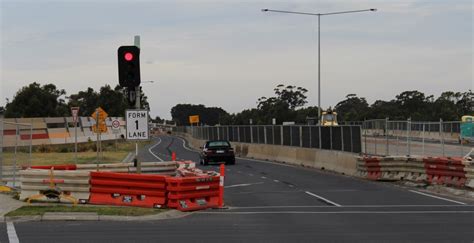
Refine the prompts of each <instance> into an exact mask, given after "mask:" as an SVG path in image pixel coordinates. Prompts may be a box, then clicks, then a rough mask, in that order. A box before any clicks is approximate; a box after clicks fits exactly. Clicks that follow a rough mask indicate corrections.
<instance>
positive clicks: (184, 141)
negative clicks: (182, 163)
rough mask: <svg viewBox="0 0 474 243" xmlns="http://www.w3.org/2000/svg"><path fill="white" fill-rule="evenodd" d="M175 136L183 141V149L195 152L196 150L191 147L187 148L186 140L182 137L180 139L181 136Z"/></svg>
mask: <svg viewBox="0 0 474 243" xmlns="http://www.w3.org/2000/svg"><path fill="white" fill-rule="evenodd" d="M177 138H178V139H181V140H182V141H183V148H184V149H186V150H188V151H191V152H194V153H197V151H195V150H192V149H190V148H188V147H187V146H186V140H184V139H182V138H180V137H177Z"/></svg>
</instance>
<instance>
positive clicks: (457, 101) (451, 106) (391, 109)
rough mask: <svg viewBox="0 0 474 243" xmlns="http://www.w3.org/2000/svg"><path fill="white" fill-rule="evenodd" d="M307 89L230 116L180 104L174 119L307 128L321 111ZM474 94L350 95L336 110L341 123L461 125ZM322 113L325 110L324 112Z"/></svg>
mask: <svg viewBox="0 0 474 243" xmlns="http://www.w3.org/2000/svg"><path fill="white" fill-rule="evenodd" d="M306 93H307V89H305V88H302V87H296V86H293V85H288V86H285V85H282V84H280V85H278V86H277V87H276V88H275V89H274V94H275V95H274V96H272V97H260V98H258V99H257V107H255V108H251V109H245V110H243V111H241V112H237V113H233V114H230V113H228V112H227V111H225V110H224V109H222V108H220V107H206V106H204V105H202V104H200V105H193V104H178V105H176V106H174V107H173V108H172V109H171V116H172V119H173V120H174V121H175V122H176V123H177V124H178V125H189V121H188V117H189V116H190V115H199V116H200V124H205V125H217V124H221V125H246V124H250V122H252V124H256V125H268V124H272V119H275V120H276V124H282V123H283V122H295V123H297V124H307V122H308V120H309V119H317V116H318V107H317V106H308V107H305V105H306V104H307V97H306ZM473 101H474V93H473V92H472V91H471V90H468V91H465V92H453V91H446V92H443V93H442V94H441V95H440V96H439V97H437V98H435V97H434V96H433V95H425V94H424V93H422V92H419V91H416V90H414V91H404V92H402V93H400V94H399V95H396V96H395V98H394V99H391V100H389V101H384V100H376V101H375V102H374V103H373V104H371V105H369V103H368V102H367V100H366V98H364V97H358V96H357V95H356V94H348V95H347V96H346V98H345V99H344V100H342V101H340V102H338V103H337V104H336V105H335V106H334V107H333V108H334V110H335V111H336V112H337V113H338V120H339V121H347V122H348V121H364V120H370V119H385V118H389V119H391V120H406V119H408V118H411V119H412V120H416V121H439V119H443V120H444V121H459V120H460V119H461V117H462V116H463V115H474V103H473ZM328 108H330V107H327V108H326V109H328ZM321 110H322V111H323V110H325V109H324V108H321Z"/></svg>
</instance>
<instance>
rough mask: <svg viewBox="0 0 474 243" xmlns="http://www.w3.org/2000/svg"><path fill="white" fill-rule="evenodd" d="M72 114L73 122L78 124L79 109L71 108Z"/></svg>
mask: <svg viewBox="0 0 474 243" xmlns="http://www.w3.org/2000/svg"><path fill="white" fill-rule="evenodd" d="M71 113H72V121H73V122H77V118H78V115H79V107H71Z"/></svg>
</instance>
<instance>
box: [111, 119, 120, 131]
mask: <svg viewBox="0 0 474 243" xmlns="http://www.w3.org/2000/svg"><path fill="white" fill-rule="evenodd" d="M112 131H113V132H114V133H115V134H117V133H120V121H119V120H118V119H113V120H112Z"/></svg>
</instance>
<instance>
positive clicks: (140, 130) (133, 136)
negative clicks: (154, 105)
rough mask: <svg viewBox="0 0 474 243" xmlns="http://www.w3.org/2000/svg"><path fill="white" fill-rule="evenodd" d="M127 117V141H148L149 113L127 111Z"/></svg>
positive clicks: (144, 111)
mask: <svg viewBox="0 0 474 243" xmlns="http://www.w3.org/2000/svg"><path fill="white" fill-rule="evenodd" d="M125 117H126V121H127V126H126V127H127V140H147V139H148V111H147V110H127V111H126V112H125Z"/></svg>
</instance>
